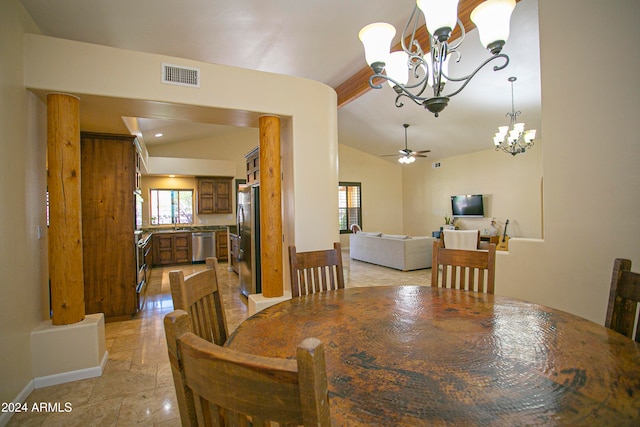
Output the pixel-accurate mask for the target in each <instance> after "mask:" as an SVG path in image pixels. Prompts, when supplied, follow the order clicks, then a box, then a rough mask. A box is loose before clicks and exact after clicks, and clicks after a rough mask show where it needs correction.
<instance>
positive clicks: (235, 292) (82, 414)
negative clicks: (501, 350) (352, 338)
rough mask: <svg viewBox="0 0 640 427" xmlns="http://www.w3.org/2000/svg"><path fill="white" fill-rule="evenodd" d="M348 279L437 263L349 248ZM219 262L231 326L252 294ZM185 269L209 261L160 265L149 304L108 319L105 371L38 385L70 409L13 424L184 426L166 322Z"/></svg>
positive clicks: (396, 275) (393, 274)
mask: <svg viewBox="0 0 640 427" xmlns="http://www.w3.org/2000/svg"><path fill="white" fill-rule="evenodd" d="M343 261H344V275H345V286H346V287H356V286H380V285H388V284H393V285H420V286H427V285H429V283H430V281H431V270H430V269H427V270H418V271H411V272H401V271H396V270H392V269H389V268H385V267H380V266H375V265H371V264H367V263H363V262H359V261H353V260H350V259H349V252H348V250H346V251H345V252H344V253H343ZM227 267H228V265H227V264H226V263H221V264H219V265H218V278H219V280H220V284H219V286H220V289H221V290H222V292H223V294H222V295H223V299H224V305H225V310H226V313H227V321H228V327H229V332H232V331H234V330H235V328H236V327H237V326H238V325H239V324H240V323H241V322H242V321H243V320H244V319H246V318H247V316H248V309H247V299H246V298H245V297H244V296H242V295H241V294H240V291H239V284H238V276H237V275H236V274H235V273H233V272H229V271H228V270H227ZM176 268H180V269H182V270H184V272H185V275H188V274H192V273H194V272H196V271H198V270H200V269H203V268H205V267H204V265H203V264H196V265H188V266H179V267H176V266H173V267H165V268H155V269H153V270H152V274H151V279H150V283H149V286H148V288H147V298H146V301H145V306H144V309H143V310H142V311H141V312H140V313H139V314H138V315H136V317H135V318H134V319H132V320H127V321H123V322H114V323H107V324H106V326H105V333H106V344H107V351H108V352H109V360H108V362H107V365H106V367H105V370H104V373H103V375H102V376H101V377H98V378H91V379H87V380H82V381H75V382H71V383H66V384H60V385H56V386H50V387H44V388H40V389H36V390H34V391H33V392H32V393H31V395H30V396H29V397H28V399H27V404H28V405H29V407H31V406H32V405H33V403H40V402H46V403H56V402H59V403H60V404H61V405H62V407H63V408H64V405H65V403H67V402H68V403H70V405H71V408H72V410H71V411H70V412H60V413H36V412H30V413H17V414H15V415H14V416H13V417H12V418H11V420H10V421H9V424H8V426H47V427H51V426H64V427H72V426H81V427H85V426H129V425H144V426H179V425H180V418H179V417H180V416H179V413H178V406H177V403H176V397H175V391H174V389H173V380H172V378H171V368H170V367H169V362H168V357H167V349H166V343H165V337H164V330H163V326H162V319H163V317H164V315H165V314H167V313H169V312H171V311H172V310H173V304H172V301H171V292H170V290H169V276H168V272H169V271H170V270H175V269H176Z"/></svg>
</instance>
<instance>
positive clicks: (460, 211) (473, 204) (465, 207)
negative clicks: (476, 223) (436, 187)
mask: <svg viewBox="0 0 640 427" xmlns="http://www.w3.org/2000/svg"><path fill="white" fill-rule="evenodd" d="M451 213H452V214H453V216H454V217H455V216H458V217H460V216H463V217H467V218H469V217H471V218H473V217H475V218H482V217H484V205H483V203H482V194H470V195H463V196H451Z"/></svg>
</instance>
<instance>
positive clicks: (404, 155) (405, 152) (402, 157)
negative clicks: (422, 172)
mask: <svg viewBox="0 0 640 427" xmlns="http://www.w3.org/2000/svg"><path fill="white" fill-rule="evenodd" d="M402 126H404V149H400V150H398V153H400V154H385V155H383V156H380V157H391V156H398V157H399V158H398V161H399V162H400V163H413V162H415V160H416V157H428V156H425V153H430V152H431V150H420V151H413V150H410V149H409V148H407V128H408V127H409V125H408V124H406V123H405V124H403V125H402Z"/></svg>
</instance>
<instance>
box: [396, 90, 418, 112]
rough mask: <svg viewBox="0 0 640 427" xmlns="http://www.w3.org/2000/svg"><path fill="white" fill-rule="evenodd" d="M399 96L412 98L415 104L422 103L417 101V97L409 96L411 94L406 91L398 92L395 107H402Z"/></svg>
mask: <svg viewBox="0 0 640 427" xmlns="http://www.w3.org/2000/svg"><path fill="white" fill-rule="evenodd" d="M401 97H405V98H409V99H410V100H412V101H413V102H414V103H415V104H416V105H422V102H421V101H419V98H416V97H414V96H411V94H407V93H402V92H400V93H398V96H396V107H398V108H400V107H402V106H403V105H404V104H403V103H402V102H400V98H401Z"/></svg>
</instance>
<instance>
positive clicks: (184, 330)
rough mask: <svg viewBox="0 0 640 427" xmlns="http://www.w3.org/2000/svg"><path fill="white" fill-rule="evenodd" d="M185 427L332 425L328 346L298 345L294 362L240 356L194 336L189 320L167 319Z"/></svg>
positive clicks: (176, 315) (175, 315) (311, 341)
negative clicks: (210, 426)
mask: <svg viewBox="0 0 640 427" xmlns="http://www.w3.org/2000/svg"><path fill="white" fill-rule="evenodd" d="M164 328H165V335H166V338H167V347H168V352H169V362H170V364H171V371H172V374H173V381H174V385H175V388H176V395H177V398H178V407H179V410H180V418H181V421H182V425H183V426H198V425H212V426H220V425H222V426H247V427H248V426H254V427H257V426H263V427H267V426H277V425H280V426H298V425H304V426H320V427H322V426H330V425H331V420H330V412H329V392H328V388H327V373H326V365H325V356H324V347H323V345H322V342H321V341H320V340H318V339H317V338H307V339H305V340H304V341H302V343H300V345H299V346H298V349H297V353H296V359H295V360H291V359H277V358H271V357H263V356H256V355H252V354H248V353H242V352H238V351H235V350H232V349H230V348H227V347H221V346H218V345H215V344H212V343H210V342H208V341H205V340H203V339H202V338H200V337H198V336H197V335H195V334H193V333H192V332H191V324H190V321H189V316H188V315H187V313H186V312H185V311H183V310H176V311H173V312H171V313H169V314H167V315H166V316H165V318H164Z"/></svg>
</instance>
